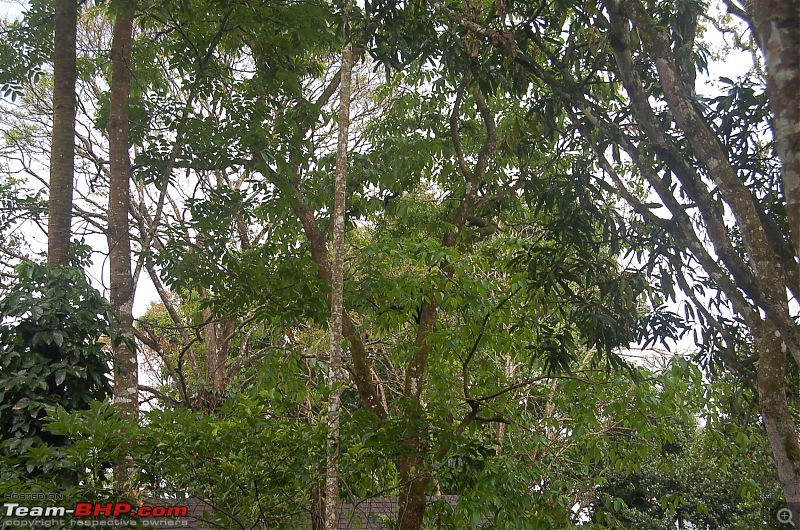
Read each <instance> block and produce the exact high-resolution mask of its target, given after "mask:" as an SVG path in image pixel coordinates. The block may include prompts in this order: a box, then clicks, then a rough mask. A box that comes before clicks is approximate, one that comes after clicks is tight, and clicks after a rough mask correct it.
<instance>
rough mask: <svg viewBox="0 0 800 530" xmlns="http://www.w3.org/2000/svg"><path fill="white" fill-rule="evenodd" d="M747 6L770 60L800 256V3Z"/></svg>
mask: <svg viewBox="0 0 800 530" xmlns="http://www.w3.org/2000/svg"><path fill="white" fill-rule="evenodd" d="M747 5H748V8H749V10H750V17H751V19H752V22H753V26H754V29H755V31H756V33H757V34H758V41H759V43H760V45H761V49H762V51H763V52H764V57H765V58H766V62H767V74H768V75H767V91H768V92H769V105H770V108H771V110H772V116H773V118H774V119H773V121H772V129H773V132H774V134H775V151H776V152H777V153H778V156H779V157H780V159H781V163H782V177H783V188H784V193H785V195H786V210H787V213H788V216H789V226H790V228H791V231H792V239H793V241H794V252H795V255H796V256H800V98H798V97H797V90H798V86H800V2H798V1H797V0H753V1H752V2H747Z"/></svg>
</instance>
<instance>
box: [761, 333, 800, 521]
mask: <svg viewBox="0 0 800 530" xmlns="http://www.w3.org/2000/svg"><path fill="white" fill-rule="evenodd" d="M754 334H755V335H756V338H757V344H758V353H759V357H758V405H759V408H760V409H761V417H762V419H763V421H764V427H765V428H766V430H767V438H768V439H769V445H770V449H771V450H772V458H773V461H774V463H775V468H776V469H777V471H778V478H779V479H780V481H781V484H782V485H783V492H784V495H785V497H786V503H787V505H788V507H789V509H790V510H792V515H793V518H794V520H795V521H797V520H800V443H798V439H797V430H796V428H795V423H794V420H793V418H792V414H791V412H790V411H789V405H788V402H787V400H786V343H785V342H784V340H783V338H782V337H781V335H780V333H778V332H777V331H776V330H775V328H774V327H772V326H770V325H769V324H768V323H764V325H762V329H759V330H755V331H754Z"/></svg>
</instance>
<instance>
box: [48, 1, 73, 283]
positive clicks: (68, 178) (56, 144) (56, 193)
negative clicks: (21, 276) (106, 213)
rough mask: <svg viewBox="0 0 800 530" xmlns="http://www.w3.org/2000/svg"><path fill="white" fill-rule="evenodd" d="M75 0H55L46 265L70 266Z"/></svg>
mask: <svg viewBox="0 0 800 530" xmlns="http://www.w3.org/2000/svg"><path fill="white" fill-rule="evenodd" d="M77 24H78V2H77V0H56V14H55V53H54V54H53V139H52V144H51V147H50V198H49V200H48V221H47V265H48V266H49V267H63V266H66V265H68V264H69V241H70V225H71V222H72V179H73V176H74V173H75V112H76V96H75V82H76V79H77V74H76V58H75V53H76V52H75V39H76V37H75V34H76V27H77Z"/></svg>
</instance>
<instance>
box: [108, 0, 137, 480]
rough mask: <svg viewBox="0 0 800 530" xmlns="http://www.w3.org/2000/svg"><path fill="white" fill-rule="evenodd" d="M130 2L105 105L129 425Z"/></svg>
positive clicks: (122, 467)
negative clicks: (109, 95)
mask: <svg viewBox="0 0 800 530" xmlns="http://www.w3.org/2000/svg"><path fill="white" fill-rule="evenodd" d="M135 5H136V4H135V2H127V3H124V4H123V5H120V6H119V7H118V9H119V11H118V12H117V13H116V17H115V20H114V28H113V39H112V42H111V67H112V75H111V101H110V104H109V117H108V152H109V179H108V231H107V233H106V235H107V239H108V254H109V277H110V286H109V290H110V294H109V302H110V303H111V308H112V309H113V310H114V311H115V312H116V314H117V315H118V319H119V320H118V321H117V322H116V324H115V327H116V329H117V330H118V331H119V333H120V335H121V336H122V337H125V339H126V340H125V341H121V342H120V343H119V344H118V345H117V346H116V347H115V348H114V394H115V401H116V402H117V403H119V404H120V409H121V411H122V414H123V416H124V417H128V418H130V419H135V418H136V416H137V412H138V409H139V399H138V395H139V393H138V362H137V359H136V349H135V348H131V345H133V344H134V341H133V294H134V285H133V276H132V275H131V239H130V223H129V220H128V212H129V211H130V209H131V200H130V175H131V164H130V155H129V150H130V140H129V133H128V131H129V118H128V104H129V101H130V93H131V57H132V55H131V45H132V37H133V18H134V11H135ZM129 458H130V457H127V456H123V457H122V458H120V459H119V460H118V461H117V463H116V467H115V469H114V473H115V481H116V486H117V488H120V489H121V488H122V487H123V486H124V485H125V483H126V482H127V480H128V479H129V476H130V470H131V463H130V462H129V461H128V459H129Z"/></svg>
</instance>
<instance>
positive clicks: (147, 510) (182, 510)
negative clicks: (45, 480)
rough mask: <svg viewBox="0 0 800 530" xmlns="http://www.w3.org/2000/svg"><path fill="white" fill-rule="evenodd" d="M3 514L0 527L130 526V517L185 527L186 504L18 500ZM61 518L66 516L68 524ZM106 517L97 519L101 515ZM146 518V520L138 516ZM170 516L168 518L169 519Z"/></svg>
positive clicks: (146, 522) (157, 524)
mask: <svg viewBox="0 0 800 530" xmlns="http://www.w3.org/2000/svg"><path fill="white" fill-rule="evenodd" d="M2 513H3V515H4V517H3V521H2V524H0V528H24V527H27V528H33V527H44V528H50V527H55V528H62V527H65V526H92V527H96V526H107V527H113V526H131V525H137V521H136V520H135V519H133V517H138V518H140V519H139V523H141V524H143V525H145V526H155V527H160V526H186V524H187V523H186V520H185V519H184V520H179V519H176V518H178V517H187V516H188V514H189V509H188V507H186V506H147V505H143V506H137V505H134V504H131V503H128V502H107V503H100V502H79V503H77V504H75V507H74V508H67V507H65V506H22V505H21V504H20V503H18V502H5V503H3V511H2ZM62 517H65V518H68V519H69V524H68V525H67V521H65V520H64V519H60V518H62ZM103 517H105V518H106V519H98V518H103ZM141 518H149V519H141ZM168 518H169V519H168Z"/></svg>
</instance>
